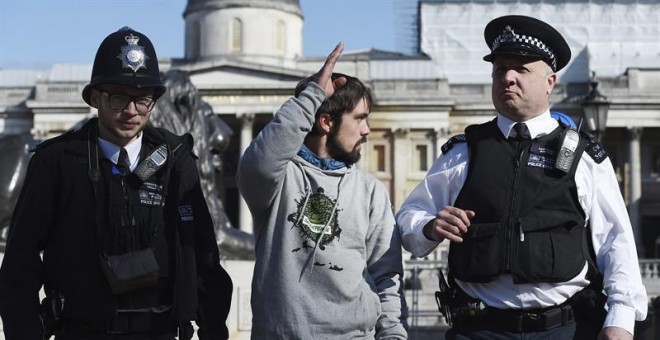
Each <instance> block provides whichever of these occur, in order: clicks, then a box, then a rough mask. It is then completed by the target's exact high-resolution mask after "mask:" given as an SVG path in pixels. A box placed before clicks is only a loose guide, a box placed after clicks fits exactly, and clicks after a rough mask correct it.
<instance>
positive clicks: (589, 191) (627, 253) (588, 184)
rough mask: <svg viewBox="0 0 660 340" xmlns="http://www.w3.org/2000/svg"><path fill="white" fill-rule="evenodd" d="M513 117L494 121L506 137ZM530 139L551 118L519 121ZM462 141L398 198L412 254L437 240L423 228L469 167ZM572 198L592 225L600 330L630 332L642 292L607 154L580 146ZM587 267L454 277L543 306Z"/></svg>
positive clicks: (510, 300)
mask: <svg viewBox="0 0 660 340" xmlns="http://www.w3.org/2000/svg"><path fill="white" fill-rule="evenodd" d="M514 124H515V122H513V121H511V120H509V119H507V118H506V117H504V116H502V115H498V117H497V126H498V127H499V129H500V131H502V134H503V135H504V136H505V137H507V136H509V134H512V135H515V132H514V131H513V125H514ZM525 124H526V125H527V128H528V129H529V132H530V135H531V137H532V138H536V137H539V136H543V135H547V134H549V133H550V132H552V131H553V130H554V129H555V128H556V127H557V126H558V123H557V121H556V120H555V119H553V118H552V117H551V116H550V112H549V111H546V112H545V113H544V114H542V115H540V116H538V117H535V118H533V119H531V120H528V121H525ZM468 162H469V159H468V148H467V143H457V144H454V146H453V148H452V149H451V150H449V151H448V152H447V153H446V154H443V155H441V156H440V157H439V158H438V159H437V160H436V161H435V162H434V163H433V166H432V167H431V169H430V170H429V172H428V174H427V175H426V178H425V179H424V181H422V182H421V183H420V184H419V185H417V187H416V188H415V189H414V190H413V191H412V192H411V194H410V195H409V196H408V198H407V199H406V200H405V201H404V202H403V205H402V206H401V209H400V210H399V212H398V213H397V216H396V219H397V223H398V225H399V228H400V231H401V235H402V238H403V246H404V248H405V249H407V250H408V251H410V252H412V253H413V255H415V256H417V257H423V256H426V255H428V254H429V253H430V252H431V251H433V249H435V248H436V247H437V246H438V244H439V243H438V242H435V241H431V240H429V239H427V238H426V237H425V236H424V234H423V232H422V229H423V228H424V225H426V224H427V223H428V222H429V221H431V220H432V219H434V218H435V217H436V214H437V213H438V212H439V211H441V210H442V209H443V208H444V207H445V206H448V205H453V204H454V202H455V201H456V197H457V196H458V194H459V193H460V191H461V189H462V187H463V184H464V183H465V179H466V177H467V171H468ZM575 182H576V185H577V191H578V198H579V201H580V205H581V206H582V209H583V210H584V212H585V214H586V219H587V221H588V222H589V223H590V224H591V232H592V234H591V237H592V240H593V245H594V250H595V253H596V263H597V265H598V268H599V269H600V271H601V272H602V273H603V276H604V282H603V285H604V287H605V292H606V293H607V296H608V300H607V305H608V315H607V318H606V320H605V324H604V327H607V326H617V327H622V328H624V329H626V330H627V331H628V332H630V333H631V334H633V330H634V325H635V323H634V320H635V319H637V320H644V319H645V318H646V313H647V305H648V297H647V296H646V289H645V288H644V286H643V285H642V279H641V275H640V272H639V263H638V260H637V252H636V247H635V240H634V237H633V232H632V227H631V225H630V220H629V218H628V213H627V210H626V206H625V203H624V202H623V198H622V196H621V192H620V190H619V183H618V182H617V180H616V176H615V174H614V169H613V168H612V163H611V162H610V159H609V158H607V159H605V160H604V161H603V162H601V163H600V164H597V163H596V162H595V161H594V160H593V159H592V158H591V156H589V155H588V154H587V153H586V151H585V152H583V153H582V157H581V159H580V160H579V163H578V167H577V171H576V173H575ZM586 273H587V266H586V265H585V267H584V269H583V270H582V272H581V273H580V274H579V275H578V276H576V277H575V278H573V279H571V280H570V281H568V282H563V283H527V284H513V280H512V277H511V275H509V274H503V275H501V276H500V277H499V278H498V279H497V280H495V281H493V282H489V283H467V282H462V281H457V283H458V285H459V286H460V287H461V289H463V290H464V291H465V292H466V293H467V294H469V295H470V296H473V297H476V298H479V299H481V300H482V301H484V302H485V303H486V304H487V305H488V306H491V307H495V308H500V309H521V308H545V307H550V306H553V305H557V304H561V303H563V302H564V301H566V300H567V299H568V298H569V297H571V296H572V295H573V294H575V293H577V292H578V291H580V290H581V289H582V288H584V287H586V286H587V284H588V281H587V280H586V278H585V276H586Z"/></svg>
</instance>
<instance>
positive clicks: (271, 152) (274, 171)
mask: <svg viewBox="0 0 660 340" xmlns="http://www.w3.org/2000/svg"><path fill="white" fill-rule="evenodd" d="M324 99H325V93H324V92H323V90H322V89H321V88H320V87H318V85H316V84H314V83H310V85H309V86H308V87H307V88H306V89H305V90H304V91H303V92H302V93H301V94H300V95H299V96H298V97H297V98H290V99H289V100H287V101H286V102H285V103H284V105H282V107H281V108H280V109H279V110H278V112H277V114H276V115H275V117H274V118H273V120H272V121H271V122H270V123H268V125H266V127H264V129H263V130H262V131H261V132H260V133H259V135H258V136H257V137H256V138H255V139H254V140H253V141H252V142H251V143H250V146H249V147H248V148H247V149H246V150H245V153H244V154H243V156H241V159H240V163H239V166H238V173H237V176H236V181H237V184H238V187H239V190H240V191H241V194H242V195H243V197H244V198H245V200H246V201H247V202H248V204H249V205H250V206H251V207H255V206H261V205H267V203H268V202H269V201H270V199H272V197H273V196H274V195H275V192H276V191H277V189H278V187H279V185H280V184H281V181H280V179H281V178H282V176H283V175H284V172H285V171H286V168H287V164H288V163H289V162H290V161H291V160H292V159H293V158H294V157H295V156H296V154H297V153H298V151H299V150H300V147H301V146H302V144H303V142H304V139H305V136H306V135H307V134H308V133H309V131H311V129H312V124H313V122H314V119H315V113H316V110H317V109H318V108H319V106H320V105H321V103H322V102H323V100H324Z"/></svg>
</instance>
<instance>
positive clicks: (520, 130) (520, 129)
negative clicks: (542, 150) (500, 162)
mask: <svg viewBox="0 0 660 340" xmlns="http://www.w3.org/2000/svg"><path fill="white" fill-rule="evenodd" d="M513 129H514V130H515V131H516V138H515V139H516V140H526V139H530V135H529V130H528V129H527V125H525V123H516V124H515V125H514V126H513Z"/></svg>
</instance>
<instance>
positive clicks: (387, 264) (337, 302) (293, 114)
mask: <svg viewBox="0 0 660 340" xmlns="http://www.w3.org/2000/svg"><path fill="white" fill-rule="evenodd" d="M324 98H325V94H324V92H323V89H321V88H320V87H319V86H318V85H316V84H314V83H310V85H309V86H308V87H307V88H306V89H305V90H304V91H303V92H302V93H301V94H300V95H299V96H298V97H297V98H291V99H289V100H288V101H287V102H286V103H284V105H283V106H282V107H281V108H280V110H279V111H278V112H277V114H276V115H275V117H274V119H273V120H272V121H271V122H270V123H269V124H268V125H267V126H266V127H265V128H264V129H263V130H262V131H261V133H260V134H259V136H257V138H255V139H254V140H253V141H252V143H251V144H250V146H249V147H248V148H247V150H246V151H245V154H244V155H243V157H242V158H241V161H240V164H239V170H238V176H237V181H238V188H239V190H240V192H241V194H242V195H243V197H244V198H245V201H246V202H247V204H248V206H249V208H250V210H251V212H252V216H253V219H254V227H255V236H256V264H255V268H254V277H253V279H252V314H253V319H252V338H253V339H305V340H308V339H373V338H377V339H405V338H406V337H407V334H406V330H405V329H404V327H403V324H402V321H401V311H402V305H405V302H403V298H402V296H401V277H402V275H403V274H402V273H403V269H402V263H401V241H400V238H399V234H398V232H397V230H396V229H395V221H394V216H393V213H392V206H391V203H390V200H389V197H388V194H387V190H386V189H385V186H384V185H383V184H382V183H381V182H380V181H378V180H377V179H376V178H375V177H373V176H372V175H370V174H368V173H366V172H364V171H360V170H358V169H356V168H355V167H353V166H351V167H344V168H341V169H338V170H321V169H319V168H317V167H315V166H313V165H312V164H310V163H308V162H306V161H305V160H304V159H302V158H301V157H300V156H298V155H297V153H298V150H299V149H300V147H301V146H302V144H303V141H304V138H305V136H306V135H307V133H308V132H309V131H310V130H311V128H312V124H313V122H314V114H315V112H316V110H317V109H318V108H319V106H320V105H321V102H322V101H323V100H324Z"/></svg>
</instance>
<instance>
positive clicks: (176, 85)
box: [150, 70, 254, 259]
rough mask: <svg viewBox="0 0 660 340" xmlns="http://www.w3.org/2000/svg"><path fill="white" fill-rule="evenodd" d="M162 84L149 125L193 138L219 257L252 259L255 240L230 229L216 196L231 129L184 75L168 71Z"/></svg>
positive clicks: (218, 191) (220, 188) (219, 187)
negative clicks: (189, 134)
mask: <svg viewBox="0 0 660 340" xmlns="http://www.w3.org/2000/svg"><path fill="white" fill-rule="evenodd" d="M164 82H165V85H166V86H167V92H165V94H164V95H163V96H162V97H161V98H159V99H158V101H157V102H156V107H155V109H154V111H153V112H152V114H151V118H150V121H151V123H152V124H153V125H154V126H157V127H162V128H165V129H168V130H170V131H172V132H174V133H176V134H179V135H181V134H184V133H188V132H190V133H191V134H192V135H193V137H194V140H195V144H194V146H193V150H194V152H195V154H196V155H197V156H198V157H199V159H198V160H197V166H198V168H199V176H200V181H201V184H202V191H203V192H204V197H206V203H207V205H208V207H209V211H210V212H211V216H212V217H213V222H214V225H215V230H216V237H217V238H218V246H219V247H220V256H222V257H223V258H232V259H252V258H254V237H253V236H252V235H251V234H248V233H245V232H242V231H240V230H238V229H234V228H233V227H232V226H231V223H230V222H229V219H228V217H227V215H226V213H225V210H224V208H223V204H222V201H221V200H220V195H219V193H220V190H222V187H221V185H220V184H219V183H218V182H219V181H217V175H218V174H219V173H220V172H221V171H222V160H221V158H220V154H221V153H222V152H223V151H224V150H225V149H227V146H228V145H229V140H230V138H231V135H232V133H233V132H232V130H231V128H230V127H229V126H228V125H227V124H226V123H225V122H224V121H223V120H222V119H220V117H218V116H217V115H215V114H213V110H212V108H211V105H209V104H208V103H206V102H204V101H202V100H201V97H200V96H199V93H198V92H197V88H195V86H194V85H193V84H192V83H191V81H190V77H189V76H188V73H187V72H184V71H179V70H171V71H168V72H167V73H166V74H165V77H164Z"/></svg>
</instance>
